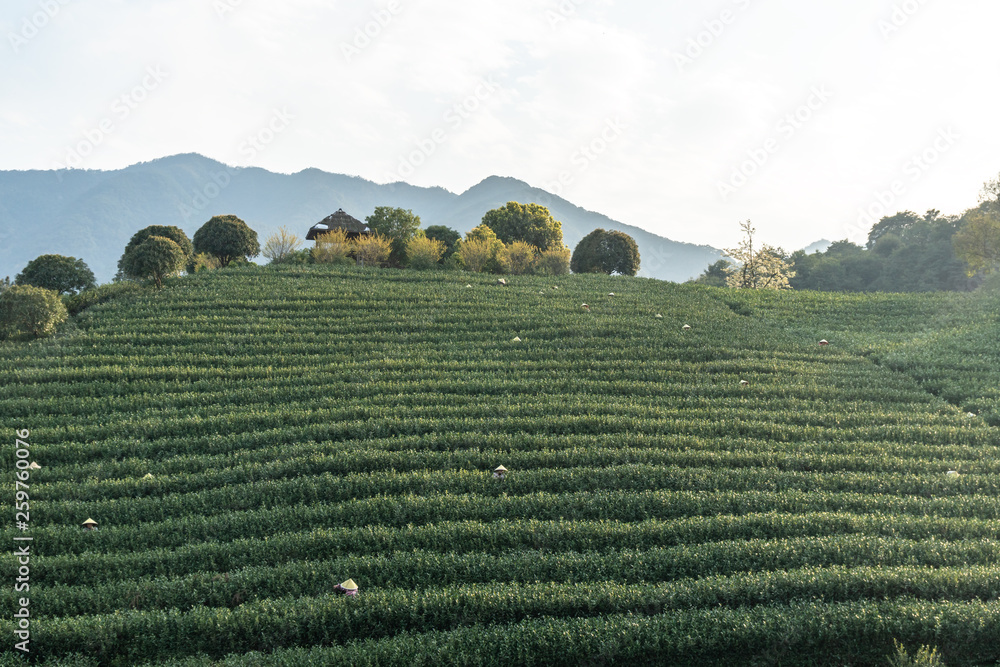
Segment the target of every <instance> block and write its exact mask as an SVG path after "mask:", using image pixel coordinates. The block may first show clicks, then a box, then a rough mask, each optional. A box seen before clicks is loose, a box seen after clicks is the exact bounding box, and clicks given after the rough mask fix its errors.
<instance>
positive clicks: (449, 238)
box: [424, 225, 462, 263]
mask: <svg viewBox="0 0 1000 667" xmlns="http://www.w3.org/2000/svg"><path fill="white" fill-rule="evenodd" d="M424 236H426V237H427V238H429V239H437V240H438V241H441V242H442V243H444V255H442V256H441V262H442V263H443V262H445V261H447V260H448V259H450V258H451V257H452V256H453V255H454V254H455V251H456V250H458V242H459V240H461V238H462V235H461V234H459V233H458V232H457V231H455V230H454V229H452V228H451V227H445V226H444V225H431V226H430V227H428V228H427V229H425V230H424Z"/></svg>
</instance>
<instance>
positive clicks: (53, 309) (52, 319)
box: [0, 285, 68, 338]
mask: <svg viewBox="0 0 1000 667" xmlns="http://www.w3.org/2000/svg"><path fill="white" fill-rule="evenodd" d="M67 317H68V314H67V312H66V306H65V305H63V302H62V300H61V299H60V298H59V295H58V294H56V292H55V290H50V289H45V288H44V287H35V286H34V285H15V286H14V287H11V288H9V289H6V290H4V291H3V292H0V338H11V337H14V336H19V335H24V334H29V335H32V336H34V337H35V338H39V337H41V336H48V335H50V334H52V333H53V332H55V330H56V327H57V326H59V325H60V324H62V323H63V322H65V321H66V319H67Z"/></svg>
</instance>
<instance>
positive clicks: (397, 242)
mask: <svg viewBox="0 0 1000 667" xmlns="http://www.w3.org/2000/svg"><path fill="white" fill-rule="evenodd" d="M365 222H367V223H368V228H369V229H371V230H372V233H374V234H378V235H380V236H383V237H385V238H386V239H388V240H389V242H390V243H391V244H392V251H391V253H390V254H389V262H390V263H391V264H392V265H393V266H403V265H404V264H406V244H407V243H409V241H410V239H411V238H413V235H414V234H416V233H417V230H418V229H419V228H420V216H419V215H414V214H413V211H410V210H408V209H402V208H392V207H390V206H376V207H375V212H374V213H372V214H371V215H369V216H368V217H367V218H365Z"/></svg>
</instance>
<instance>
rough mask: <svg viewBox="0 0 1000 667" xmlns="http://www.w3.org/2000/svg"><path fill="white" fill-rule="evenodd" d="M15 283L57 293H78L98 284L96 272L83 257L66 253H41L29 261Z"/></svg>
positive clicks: (16, 277) (15, 279)
mask: <svg viewBox="0 0 1000 667" xmlns="http://www.w3.org/2000/svg"><path fill="white" fill-rule="evenodd" d="M14 284H15V285H34V286H35V287H44V288H45V289H50V290H53V291H55V292H56V293H57V294H76V293H77V292H78V291H81V290H85V289H88V288H91V287H95V286H96V284H97V283H96V282H95V280H94V272H93V271H91V270H90V269H89V268H88V267H87V265H86V264H85V263H84V261H83V260H82V259H77V258H76V257H66V256H64V255H41V256H39V257H36V258H35V259H33V260H31V261H30V262H28V265H27V266H26V267H24V270H23V271H21V273H19V274H17V276H15V278H14Z"/></svg>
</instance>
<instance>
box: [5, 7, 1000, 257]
mask: <svg viewBox="0 0 1000 667" xmlns="http://www.w3.org/2000/svg"><path fill="white" fill-rule="evenodd" d="M997 25H1000V2H997V1H996V0H949V2H945V0H837V2H817V1H816V0H711V1H702V2H693V1H688V2H680V1H677V0H657V1H653V0H631V1H624V0H622V1H615V0H477V1H476V2H469V1H465V2H462V1H459V0H375V1H372V2H369V1H366V0H353V1H351V2H347V1H341V0H327V1H321V0H280V1H278V0H127V1H126V0H86V1H84V0H4V2H3V3H2V5H0V37H2V42H0V170H21V169H58V168H63V167H73V168H83V169H118V168H122V167H125V166H128V165H130V164H134V163H136V162H142V161H147V160H152V159H156V158H158V157H164V156H167V155H174V154H178V153H189V152H196V153H200V154H202V155H205V156H206V157H210V158H213V159H216V160H219V161H221V162H224V163H227V164H230V165H234V166H257V167H262V168H265V169H268V170H271V171H276V172H282V173H294V172H297V171H300V170H302V169H307V168H318V169H322V170H324V171H328V172H334V173H343V174H349V175H357V176H361V177H363V178H367V179H369V180H372V181H375V182H377V183H388V182H395V181H406V182H408V183H412V184H414V185H419V186H440V187H443V188H445V189H447V190H450V191H452V192H456V193H458V192H462V191H464V190H466V189H468V188H469V187H471V186H473V185H475V184H476V183H478V182H479V181H481V180H483V179H484V178H486V177H488V176H490V175H500V176H512V177H514V178H518V179H521V180H523V181H526V182H527V183H529V184H530V185H532V186H536V187H540V188H543V189H545V190H548V191H549V192H552V193H554V194H558V195H560V196H562V197H564V198H566V199H568V200H569V201H571V202H573V203H575V204H577V205H579V206H582V207H584V208H586V209H589V210H593V211H598V212H600V213H604V214H606V215H608V216H610V217H611V218H614V219H615V220H618V221H620V222H624V223H627V224H631V225H635V226H638V227H641V228H643V229H646V230H648V231H651V232H653V233H656V234H660V235H662V236H666V237H668V238H671V239H674V240H678V241H687V242H692V243H704V244H709V245H713V246H715V247H720V248H726V247H733V246H735V245H736V244H737V243H738V241H739V236H740V231H739V226H740V222H741V221H744V220H747V219H750V220H751V221H752V224H753V226H754V227H755V228H756V229H757V235H758V238H759V239H760V240H761V241H762V242H764V243H770V244H772V245H778V246H781V247H783V248H785V249H786V250H788V251H792V250H795V249H798V248H802V247H804V246H806V245H808V244H810V243H812V242H814V241H816V240H818V239H821V238H825V239H828V240H839V239H843V238H848V239H851V240H852V241H855V242H863V241H864V240H865V239H866V237H867V233H868V231H869V229H870V227H871V225H872V224H874V222H876V221H877V220H878V219H879V218H880V217H881V216H882V215H885V214H892V213H895V212H896V211H901V210H913V211H916V212H919V213H923V212H924V211H926V210H928V209H931V208H935V209H939V210H941V211H942V213H945V214H959V213H961V212H962V211H963V210H964V209H966V208H970V207H972V206H974V205H975V204H976V203H977V201H978V194H979V191H980V189H981V188H982V185H983V183H984V182H985V181H987V180H990V179H993V178H996V177H997V175H998V173H1000V130H998V124H997V113H996V111H997V107H998V103H1000V89H998V88H997V85H996V83H997V75H998V72H1000V48H998V47H997V45H996V38H995V31H996V26H997ZM0 206H2V202H0ZM426 222H428V224H433V222H432V221H429V220H428V221H426Z"/></svg>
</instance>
